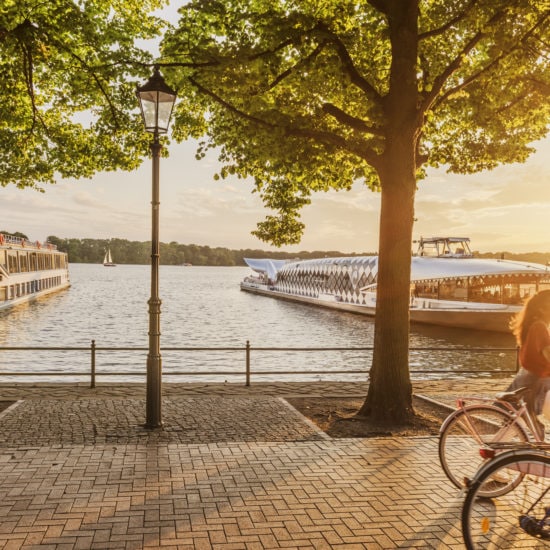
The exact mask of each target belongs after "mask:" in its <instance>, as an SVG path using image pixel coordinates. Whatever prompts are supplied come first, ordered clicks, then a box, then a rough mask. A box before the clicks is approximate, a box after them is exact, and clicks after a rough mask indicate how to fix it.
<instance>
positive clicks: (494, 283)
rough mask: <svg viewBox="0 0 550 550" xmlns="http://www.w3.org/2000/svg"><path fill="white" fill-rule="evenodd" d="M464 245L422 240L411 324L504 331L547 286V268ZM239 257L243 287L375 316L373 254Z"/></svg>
mask: <svg viewBox="0 0 550 550" xmlns="http://www.w3.org/2000/svg"><path fill="white" fill-rule="evenodd" d="M469 242H470V239H468V238H464V237H432V238H427V239H425V238H421V239H420V241H419V246H418V251H417V253H416V255H413V257H412V263H411V302H410V319H411V321H412V322H416V323H426V324H432V325H441V326H448V327H457V328H466V329H476V330H490V331H498V332H508V331H509V322H510V319H511V317H512V316H513V314H514V313H516V312H517V311H519V310H520V309H521V306H522V303H523V302H524V300H525V299H526V298H527V297H529V296H531V295H532V294H534V293H535V292H537V291H539V290H542V289H546V288H550V270H549V268H548V266H545V265H542V264H536V263H530V262H516V261H510V260H505V259H482V258H474V257H473V254H472V253H471V251H470V246H469ZM245 262H246V263H247V264H248V266H250V267H251V268H252V269H253V270H254V272H255V274H253V275H250V276H247V277H246V278H245V279H244V280H243V281H242V282H241V289H242V290H245V291H248V292H253V293H256V294H263V295H266V296H272V297H276V298H282V299H286V300H291V301H296V302H305V303H308V304H314V305H318V306H324V307H330V308H333V309H339V310H343V311H350V312H354V313H362V314H365V315H374V314H375V311H376V284H377V274H378V256H353V257H342V258H321V259H317V260H295V261H285V260H268V259H251V258H245Z"/></svg>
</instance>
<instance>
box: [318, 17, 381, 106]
mask: <svg viewBox="0 0 550 550" xmlns="http://www.w3.org/2000/svg"><path fill="white" fill-rule="evenodd" d="M319 30H320V31H321V32H322V33H323V34H324V35H325V36H328V38H329V39H330V41H331V42H332V43H333V44H334V46H335V47H336V53H337V54H338V57H339V58H340V61H341V63H342V66H343V68H344V70H345V72H346V74H347V75H348V76H349V78H350V80H351V82H352V83H353V84H355V85H356V86H357V87H358V88H359V89H360V90H362V91H363V92H365V94H367V96H368V97H369V98H370V99H372V100H374V101H376V103H378V104H379V105H381V104H382V96H381V95H380V94H379V93H378V91H377V90H376V88H374V86H372V85H371V84H370V82H369V81H368V80H367V79H365V78H364V77H363V76H362V75H361V74H360V73H359V71H358V70H357V68H356V67H355V64H354V63H353V60H352V59H351V56H350V54H349V52H348V50H347V48H346V46H345V44H344V43H343V42H342V41H341V40H340V38H339V37H338V36H337V35H336V34H335V33H333V32H332V31H331V30H330V29H329V28H328V27H327V26H326V25H325V24H324V23H319Z"/></svg>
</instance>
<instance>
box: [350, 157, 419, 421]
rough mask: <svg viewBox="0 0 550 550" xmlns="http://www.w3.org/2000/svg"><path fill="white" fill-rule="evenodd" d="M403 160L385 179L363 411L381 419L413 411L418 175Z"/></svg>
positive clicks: (406, 415)
mask: <svg viewBox="0 0 550 550" xmlns="http://www.w3.org/2000/svg"><path fill="white" fill-rule="evenodd" d="M389 164H392V163H389ZM403 164H404V163H403V160H402V159H401V160H400V161H399V162H394V163H393V165H392V166H390V168H389V169H388V174H387V175H385V176H383V180H382V209H381V214H380V248H379V256H378V285H377V298H376V317H375V330H374V355H373V362H372V367H371V370H370V383H369V390H368V394H367V399H366V401H365V404H364V405H363V407H362V409H361V411H360V414H363V415H369V416H370V417H371V418H372V420H374V421H377V422H380V423H384V422H405V421H406V420H407V419H408V418H410V416H411V415H412V414H413V409H412V386H411V382H410V377H409V303H410V271H411V246H412V226H413V214H414V191H415V185H416V181H415V179H414V173H413V174H411V173H410V166H409V167H408V170H406V169H404V168H403ZM404 172H409V173H408V174H407V173H404ZM386 178H387V179H386ZM384 180H386V181H384Z"/></svg>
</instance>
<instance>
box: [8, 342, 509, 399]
mask: <svg viewBox="0 0 550 550" xmlns="http://www.w3.org/2000/svg"><path fill="white" fill-rule="evenodd" d="M148 349H149V348H146V347H135V346H132V347H117V346H97V345H96V342H95V340H92V341H91V343H90V345H89V346H0V352H3V351H82V352H88V353H89V354H90V370H89V371H86V372H82V371H70V372H51V371H49V372H47V371H32V372H11V371H8V372H1V371H0V377H6V376H22V377H25V376H54V377H58V376H83V377H88V376H89V377H90V388H95V386H96V378H97V377H98V376H138V375H139V374H140V373H136V372H135V371H134V372H124V371H115V372H109V371H102V372H100V373H98V372H97V370H96V354H97V352H103V351H133V352H137V351H148ZM373 349H374V347H373V346H366V347H277V346H275V347H272V346H271V347H256V346H254V347H253V346H252V345H251V344H250V341H249V340H247V341H246V345H245V346H235V347H163V348H161V352H166V351H199V352H202V351H210V352H211V351H229V352H244V362H245V369H244V372H243V371H242V370H231V371H210V370H209V371H206V372H205V371H201V370H193V371H172V370H170V371H169V372H167V373H166V374H167V375H169V376H204V375H208V376H240V375H243V374H244V376H245V385H246V386H250V379H251V374H252V370H251V352H252V351H255V352H330V351H353V352H355V351H360V352H365V351H373ZM409 351H447V352H448V351H452V352H467V353H478V352H482V353H488V352H491V353H515V370H510V371H508V370H499V371H498V373H499V374H515V372H517V370H518V368H519V349H518V348H493V347H485V348H472V347H466V348H459V347H452V348H443V347H413V348H409ZM410 372H411V374H433V373H439V374H441V373H444V372H446V371H442V370H441V369H438V370H434V369H413V370H411V371H410ZM480 372H485V371H482V370H480V369H476V370H453V371H452V373H453V374H479V373H480ZM143 374H145V372H144V373H143ZM254 374H255V375H256V376H262V375H274V374H277V375H279V374H282V375H286V374H297V373H296V370H291V371H282V370H276V371H274V370H270V371H256V370H255V371H254ZM307 374H315V375H318V374H368V371H367V370H366V369H343V370H342V369H330V370H308V371H307Z"/></svg>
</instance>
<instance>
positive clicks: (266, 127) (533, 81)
mask: <svg viewBox="0 0 550 550" xmlns="http://www.w3.org/2000/svg"><path fill="white" fill-rule="evenodd" d="M180 15H181V19H180V21H179V25H178V28H177V29H176V30H174V31H173V32H171V33H169V34H168V35H167V36H166V37H165V39H164V41H163V45H162V46H163V47H162V62H163V65H164V68H165V72H166V74H167V76H168V77H169V79H170V80H171V81H172V82H173V83H175V84H176V86H177V87H178V88H179V89H180V97H182V100H181V101H180V103H179V106H178V108H177V113H176V118H175V130H174V134H175V136H176V138H177V139H186V138H188V137H189V136H193V137H198V138H201V139H202V142H201V146H200V148H199V150H198V152H197V156H198V157H199V158H201V157H202V156H204V154H205V153H206V151H207V150H208V149H211V148H219V149H220V151H221V153H220V157H219V158H220V160H221V161H222V163H223V165H224V166H223V168H222V170H221V172H220V176H221V177H224V176H225V175H227V174H235V175H238V176H240V177H253V178H254V180H255V189H256V191H257V192H258V193H260V195H261V196H262V199H263V201H264V203H265V205H266V206H267V207H268V208H270V209H271V210H272V211H273V214H270V215H268V216H267V217H266V219H265V220H264V221H263V222H261V223H259V224H258V228H257V230H256V231H255V234H256V235H257V236H258V237H260V238H262V239H264V240H268V241H271V242H273V243H274V244H277V245H282V244H285V243H295V242H298V241H299V239H300V235H301V233H302V231H303V229H304V226H303V223H302V222H300V219H299V218H300V209H301V208H302V207H303V206H304V205H305V204H307V203H308V202H309V201H310V200H311V194H312V193H313V192H315V191H325V190H328V189H330V188H334V189H342V190H344V189H349V188H350V187H351V186H352V185H354V184H355V183H357V182H360V183H363V184H365V185H367V186H368V187H370V188H371V189H375V190H380V191H381V211H380V234H379V262H378V284H377V308H376V323H375V327H376V328H375V340H374V354H373V365H372V368H371V370H370V384H369V391H368V395H367V399H366V401H365V404H364V406H363V408H362V410H361V413H362V414H365V415H371V417H372V418H374V419H375V420H379V421H386V420H392V421H395V420H405V419H407V418H409V417H410V415H411V414H412V386H411V384H410V378H409V372H408V338H409V318H408V308H409V300H410V296H409V287H410V250H411V241H412V228H413V223H414V196H415V192H416V188H417V185H418V182H419V181H420V180H421V178H422V176H423V174H424V170H425V169H426V167H428V166H442V165H445V166H447V167H448V169H449V170H451V171H454V172H459V173H470V172H475V171H477V170H482V169H486V168H492V167H494V166H496V165H497V164H499V163H509V162H521V161H524V160H525V159H526V158H527V156H528V155H529V153H530V152H531V148H530V145H529V144H530V143H532V142H533V141H535V140H537V139H539V138H541V137H543V136H545V135H546V133H547V130H548V123H549V121H550V117H549V114H550V102H549V101H548V90H549V83H550V81H549V70H548V69H549V60H550V58H549V53H550V52H549V44H550V42H549V36H548V33H549V24H548V23H549V21H548V19H549V10H548V3H547V1H546V0H493V1H491V2H484V1H481V0H456V1H453V2H449V1H448V0H359V1H358V0H325V1H323V2H318V1H317V0H226V1H224V2H221V1H216V0H191V1H190V2H189V3H187V4H186V5H185V6H183V7H182V8H181V10H180ZM440 229H441V228H434V230H435V231H438V230H440Z"/></svg>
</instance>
